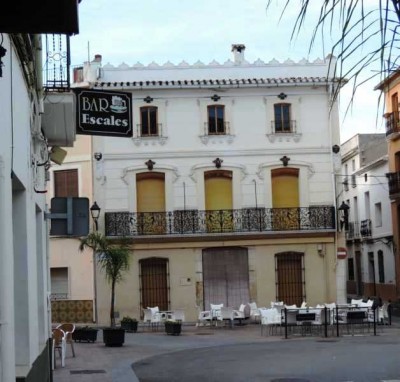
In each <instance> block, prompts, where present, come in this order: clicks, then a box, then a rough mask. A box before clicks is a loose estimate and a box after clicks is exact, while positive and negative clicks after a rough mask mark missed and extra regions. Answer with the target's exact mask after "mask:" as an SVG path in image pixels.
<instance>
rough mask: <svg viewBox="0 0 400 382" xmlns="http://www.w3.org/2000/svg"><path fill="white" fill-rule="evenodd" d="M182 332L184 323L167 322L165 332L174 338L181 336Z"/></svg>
mask: <svg viewBox="0 0 400 382" xmlns="http://www.w3.org/2000/svg"><path fill="white" fill-rule="evenodd" d="M181 331H182V323H180V322H166V323H165V332H166V333H167V334H170V335H173V336H179V335H180V334H181Z"/></svg>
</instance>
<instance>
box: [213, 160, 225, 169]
mask: <svg viewBox="0 0 400 382" xmlns="http://www.w3.org/2000/svg"><path fill="white" fill-rule="evenodd" d="M222 162H223V160H222V159H219V158H215V159H214V160H213V163H215V167H216V168H221V166H222Z"/></svg>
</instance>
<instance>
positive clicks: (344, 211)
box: [337, 201, 350, 231]
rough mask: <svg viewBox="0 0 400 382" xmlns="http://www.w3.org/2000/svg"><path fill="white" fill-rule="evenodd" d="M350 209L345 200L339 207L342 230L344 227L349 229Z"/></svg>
mask: <svg viewBox="0 0 400 382" xmlns="http://www.w3.org/2000/svg"><path fill="white" fill-rule="evenodd" d="M349 209H350V207H349V206H348V205H347V204H346V203H345V202H344V201H343V202H342V204H341V205H340V207H339V208H338V209H337V211H338V214H339V221H340V230H341V231H342V230H343V228H344V229H345V231H348V230H349Z"/></svg>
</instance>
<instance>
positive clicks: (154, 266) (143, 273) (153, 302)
mask: <svg viewBox="0 0 400 382" xmlns="http://www.w3.org/2000/svg"><path fill="white" fill-rule="evenodd" d="M139 264H140V267H139V269H140V275H139V279H140V299H141V300H140V306H141V308H147V307H148V306H149V307H154V306H158V307H159V308H160V310H169V305H170V304H169V303H170V301H169V266H168V259H161V258H154V257H153V258H150V259H142V260H140V261H139Z"/></svg>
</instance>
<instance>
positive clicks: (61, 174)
mask: <svg viewBox="0 0 400 382" xmlns="http://www.w3.org/2000/svg"><path fill="white" fill-rule="evenodd" d="M54 196H55V197H61V198H67V197H79V187H78V170H76V169H75V170H61V171H54Z"/></svg>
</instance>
